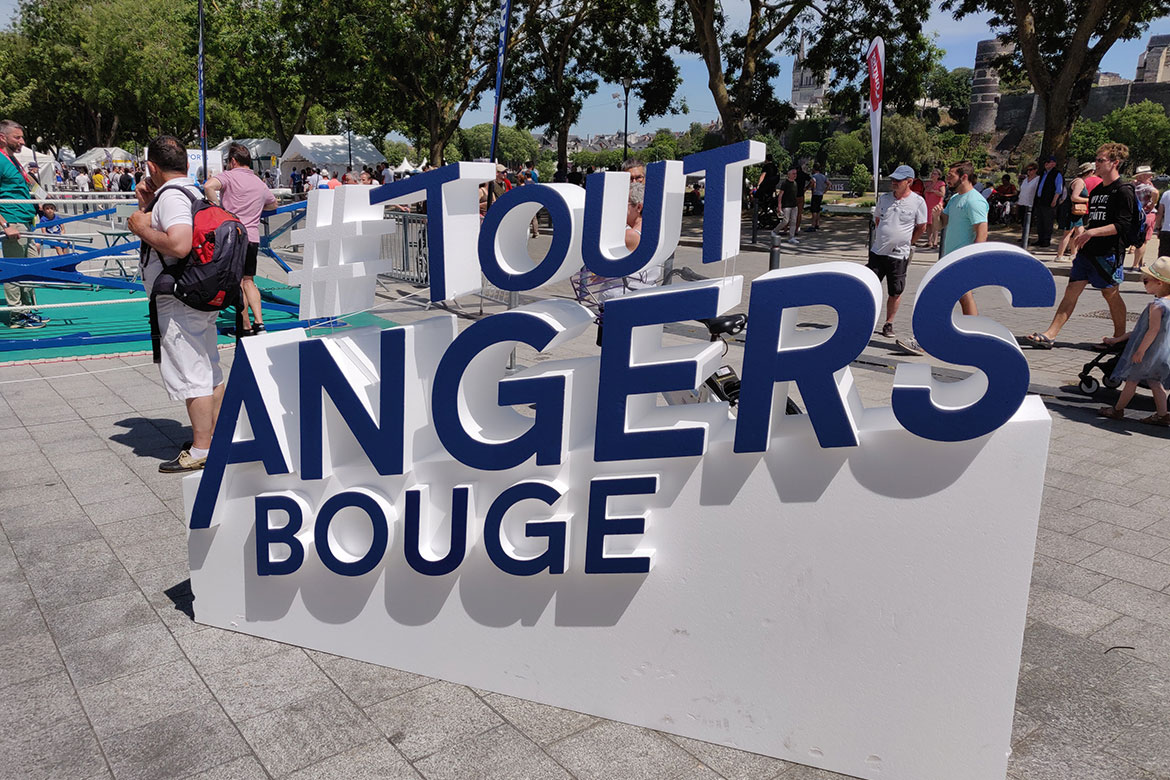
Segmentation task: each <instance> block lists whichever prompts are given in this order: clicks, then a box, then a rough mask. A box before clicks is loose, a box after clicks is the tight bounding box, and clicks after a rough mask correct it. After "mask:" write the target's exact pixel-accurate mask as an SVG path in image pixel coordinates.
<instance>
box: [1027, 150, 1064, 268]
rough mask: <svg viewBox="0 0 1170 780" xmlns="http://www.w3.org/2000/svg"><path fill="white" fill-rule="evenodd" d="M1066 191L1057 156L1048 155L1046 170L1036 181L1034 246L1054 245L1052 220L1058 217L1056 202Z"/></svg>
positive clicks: (1045, 163) (1045, 162)
mask: <svg viewBox="0 0 1170 780" xmlns="http://www.w3.org/2000/svg"><path fill="white" fill-rule="evenodd" d="M1063 192H1064V177H1063V176H1061V175H1060V171H1058V170H1056V158H1055V157H1053V156H1052V155H1048V157H1047V159H1045V160H1044V172H1043V173H1041V174H1040V181H1038V182H1037V183H1036V200H1035V201H1034V202H1033V209H1034V213H1035V215H1036V220H1037V225H1036V243H1035V244H1034V246H1038V247H1042V248H1043V247H1049V246H1051V245H1052V221H1053V220H1054V219H1056V204H1057V203H1059V202H1060V196H1061V193H1063Z"/></svg>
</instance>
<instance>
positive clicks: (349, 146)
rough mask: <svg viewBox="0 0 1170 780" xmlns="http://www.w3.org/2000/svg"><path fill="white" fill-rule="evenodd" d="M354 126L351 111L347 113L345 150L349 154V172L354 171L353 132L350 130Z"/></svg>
mask: <svg viewBox="0 0 1170 780" xmlns="http://www.w3.org/2000/svg"><path fill="white" fill-rule="evenodd" d="M352 126H353V114H352V113H351V112H349V111H346V112H345V150H346V152H347V153H348V154H349V170H350V171H352V170H353V132H352V130H351V129H350V128H351V127H352Z"/></svg>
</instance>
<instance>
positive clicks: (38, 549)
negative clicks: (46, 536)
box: [14, 528, 118, 582]
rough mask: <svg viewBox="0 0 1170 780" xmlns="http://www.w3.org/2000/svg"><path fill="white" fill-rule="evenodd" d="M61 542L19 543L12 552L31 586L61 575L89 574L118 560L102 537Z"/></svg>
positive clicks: (99, 535)
mask: <svg viewBox="0 0 1170 780" xmlns="http://www.w3.org/2000/svg"><path fill="white" fill-rule="evenodd" d="M94 530H97V529H96V528H95V529H94ZM62 542H63V543H60V544H56V545H53V544H49V543H47V542H46V543H45V544H42V545H35V546H34V545H28V546H25V545H24V544H23V543H22V544H21V546H20V548H19V549H15V548H14V549H15V552H16V556H17V558H19V559H20V565H21V566H22V567H23V568H24V571H25V576H27V577H28V579H29V581H30V582H37V581H38V580H40V579H42V578H43V577H47V576H53V575H56V574H60V573H70V572H76V571H92V570H93V569H97V568H100V567H102V566H109V565H111V564H114V563H117V562H118V557H117V556H116V555H114V551H113V550H111V549H110V546H109V545H108V544H106V540H105V539H103V538H101V534H98V536H97V538H93V539H86V540H84V541H80V542H70V540H68V539H63V540H62Z"/></svg>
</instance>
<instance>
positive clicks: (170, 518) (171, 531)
mask: <svg viewBox="0 0 1170 780" xmlns="http://www.w3.org/2000/svg"><path fill="white" fill-rule="evenodd" d="M94 527H95V528H100V531H99V533H100V534H101V535H102V536H104V537H105V539H106V541H107V542H109V544H110V546H111V547H113V548H115V550H120V549H121V548H122V547H127V546H130V545H134V544H141V543H143V542H149V541H154V540H155V539H166V538H172V537H181V538H182V539H183V540H184V544H185V543H186V538H187V537H186V529H185V526H184V525H183V524H182V523H181V522H180V521H179V520H178V519H177V518H176V517H175V516H174V515H173V514H171V513H170V512H169V511H163V512H157V513H155V514H150V515H145V516H143V517H135V518H130V519H128V520H118V521H115V522H113V523H105V524H103V525H101V526H94ZM1167 544H1170V542H1167ZM185 562H186V559H185V558H184V563H185ZM162 565H163V563H159V564H158V566H151V567H150V568H152V569H157V568H158V567H159V566H162Z"/></svg>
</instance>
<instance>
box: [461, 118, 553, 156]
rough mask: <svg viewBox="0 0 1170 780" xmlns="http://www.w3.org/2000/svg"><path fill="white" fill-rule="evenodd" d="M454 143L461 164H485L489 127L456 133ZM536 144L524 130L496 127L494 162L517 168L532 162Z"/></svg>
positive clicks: (489, 145)
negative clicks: (495, 160) (480, 162)
mask: <svg viewBox="0 0 1170 780" xmlns="http://www.w3.org/2000/svg"><path fill="white" fill-rule="evenodd" d="M455 143H456V145H457V146H458V147H459V152H460V156H461V157H462V158H463V159H464V160H486V159H487V158H488V156H489V155H490V153H491V148H492V126H491V124H490V123H488V122H485V123H483V124H479V125H475V126H474V127H468V128H463V129H460V130H459V132H458V133H457V134H456V138H455ZM539 149H540V144H539V143H537V141H536V139H535V138H533V137H532V133H529V132H528V131H527V130H520V129H518V128H515V127H512V126H511V125H504V124H501V125H500V131H499V133H497V135H496V159H497V160H499V161H500V162H502V163H506V164H508V165H511V166H520V165H523V164H524V163H526V162H528V161H529V160H535V159H536V153H537V151H538V150H539Z"/></svg>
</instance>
